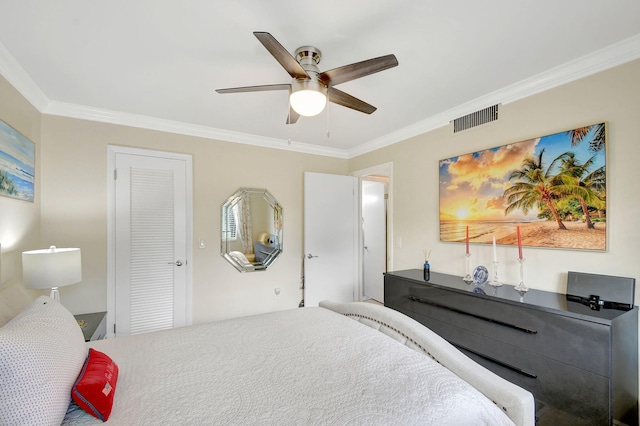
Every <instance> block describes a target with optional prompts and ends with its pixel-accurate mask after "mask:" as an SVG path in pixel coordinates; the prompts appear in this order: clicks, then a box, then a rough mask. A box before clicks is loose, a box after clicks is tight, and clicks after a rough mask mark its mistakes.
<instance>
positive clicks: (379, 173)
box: [351, 162, 393, 303]
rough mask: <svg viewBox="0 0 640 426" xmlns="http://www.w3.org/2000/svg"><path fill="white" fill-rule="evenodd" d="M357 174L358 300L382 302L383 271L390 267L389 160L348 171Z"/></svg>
mask: <svg viewBox="0 0 640 426" xmlns="http://www.w3.org/2000/svg"><path fill="white" fill-rule="evenodd" d="M351 176H356V177H358V183H359V185H358V187H359V203H358V205H359V213H358V214H359V216H358V217H359V219H360V226H359V238H358V245H359V247H358V248H359V250H358V275H359V277H358V294H359V300H371V299H373V300H375V301H377V302H380V303H384V276H383V273H384V272H387V271H392V270H393V244H392V241H393V184H392V182H393V163H391V162H389V163H384V164H380V165H377V166H373V167H369V168H367V169H363V170H358V171H355V172H352V173H351Z"/></svg>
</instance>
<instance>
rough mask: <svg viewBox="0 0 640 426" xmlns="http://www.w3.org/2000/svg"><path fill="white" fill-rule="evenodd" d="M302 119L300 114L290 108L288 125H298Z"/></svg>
mask: <svg viewBox="0 0 640 426" xmlns="http://www.w3.org/2000/svg"><path fill="white" fill-rule="evenodd" d="M298 118H300V114H298V113H297V112H296V111H295V110H294V109H293V108H291V107H289V115H288V116H287V124H296V122H297V121H298Z"/></svg>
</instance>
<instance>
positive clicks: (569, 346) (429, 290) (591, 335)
mask: <svg viewBox="0 0 640 426" xmlns="http://www.w3.org/2000/svg"><path fill="white" fill-rule="evenodd" d="M408 290H409V292H408V296H407V297H406V299H407V300H409V304H408V305H405V306H403V308H404V309H405V310H410V311H411V312H414V313H416V314H420V315H423V316H425V317H429V318H434V319H435V318H437V319H438V320H439V321H441V322H444V323H447V324H452V325H455V326H456V327H458V328H459V329H461V330H469V331H472V332H473V333H475V334H478V335H481V336H485V337H488V338H491V339H492V340H493V341H499V342H505V343H508V344H509V345H510V346H513V347H517V348H520V349H524V350H527V351H530V352H532V353H535V354H538V355H542V356H544V357H546V358H549V359H553V360H556V361H561V362H563V363H566V364H569V365H573V366H576V367H579V368H581V369H584V370H587V371H589V372H592V373H595V374H598V375H601V376H605V377H607V376H609V374H610V370H609V366H610V362H611V361H610V351H609V342H610V328H609V327H608V326H606V325H603V324H597V323H593V322H590V321H583V320H579V319H575V318H569V317H564V316H559V315H553V314H548V313H546V312H542V311H539V310H535V309H526V307H525V306H524V305H523V306H514V305H512V304H507V303H500V302H494V301H492V300H488V299H482V298H479V297H474V296H473V295H465V294H461V293H456V292H451V291H443V290H440V289H438V288H433V287H425V286H419V287H418V286H412V287H410V288H409V289H408ZM403 305H404V304H403ZM419 321H421V320H419ZM443 337H445V338H448V337H446V336H443Z"/></svg>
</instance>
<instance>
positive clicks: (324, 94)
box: [216, 31, 398, 124]
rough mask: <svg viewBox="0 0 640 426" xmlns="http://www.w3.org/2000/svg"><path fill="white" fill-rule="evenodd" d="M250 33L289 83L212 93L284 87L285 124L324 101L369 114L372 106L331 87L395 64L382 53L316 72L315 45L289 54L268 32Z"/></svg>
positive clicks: (317, 108)
mask: <svg viewBox="0 0 640 426" xmlns="http://www.w3.org/2000/svg"><path fill="white" fill-rule="evenodd" d="M253 35H255V36H256V38H257V39H258V40H259V41H260V43H262V44H263V45H264V47H265V48H266V49H267V50H268V51H269V53H271V55H273V57H274V58H276V60H277V61H278V62H279V63H280V65H282V67H283V68H284V69H285V70H286V71H287V72H288V73H289V75H290V76H291V78H292V80H291V83H285V84H268V85H261V86H247V87H233V88H228V89H216V92H218V93H241V92H264V91H269V90H288V91H289V101H290V108H289V115H288V117H287V124H293V123H295V122H296V121H298V118H299V117H300V116H301V115H302V116H306V117H311V116H314V115H316V114H319V113H320V112H321V111H322V110H323V109H324V107H325V105H326V102H327V100H328V101H329V102H333V103H335V104H338V105H342V106H345V107H347V108H351V109H354V110H356V111H360V112H364V113H365V114H371V113H372V112H374V111H375V110H376V107H374V106H373V105H370V104H368V103H366V102H364V101H362V100H360V99H358V98H356V97H354V96H351V95H349V94H347V93H345V92H343V91H341V90H338V89H336V88H335V87H334V86H336V85H338V84H341V83H345V82H347V81H351V80H355V79H356V78H360V77H364V76H367V75H369V74H374V73H376V72H379V71H384V70H386V69H389V68H393V67H395V66H397V65H398V60H397V59H396V57H395V55H386V56H381V57H379V58H373V59H368V60H366V61H362V62H356V63H353V64H350V65H345V66H342V67H338V68H334V69H332V70H329V71H324V72H320V70H319V69H318V67H317V64H318V63H319V62H320V59H321V57H322V54H321V53H320V50H318V49H317V48H315V47H313V46H303V47H299V48H298V49H296V51H295V56H293V55H291V54H290V53H289V52H288V51H287V49H285V48H284V47H283V46H282V45H281V44H280V43H279V42H278V40H276V39H275V38H274V37H273V36H272V35H271V34H269V33H267V32H259V31H256V32H254V33H253Z"/></svg>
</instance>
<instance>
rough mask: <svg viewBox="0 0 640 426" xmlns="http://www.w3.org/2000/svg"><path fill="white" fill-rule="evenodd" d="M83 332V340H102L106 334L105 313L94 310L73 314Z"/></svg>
mask: <svg viewBox="0 0 640 426" xmlns="http://www.w3.org/2000/svg"><path fill="white" fill-rule="evenodd" d="M74 317H75V318H76V321H78V325H79V326H80V328H81V329H82V333H83V334H84V341H85V342H90V341H93V340H102V339H104V338H105V337H106V336H107V313H106V312H94V313H90V314H79V315H74Z"/></svg>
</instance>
